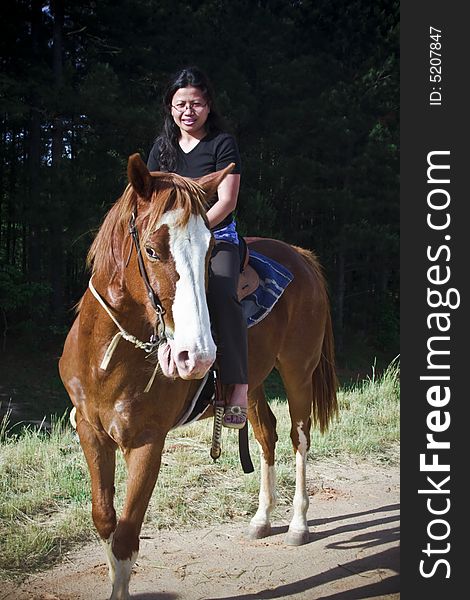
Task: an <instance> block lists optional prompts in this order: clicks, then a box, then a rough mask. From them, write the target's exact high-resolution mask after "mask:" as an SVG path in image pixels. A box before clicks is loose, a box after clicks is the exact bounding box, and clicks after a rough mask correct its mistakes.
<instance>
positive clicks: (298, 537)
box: [285, 531, 310, 546]
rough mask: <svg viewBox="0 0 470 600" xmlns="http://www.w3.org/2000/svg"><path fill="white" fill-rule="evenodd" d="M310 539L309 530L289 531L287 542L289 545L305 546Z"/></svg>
mask: <svg viewBox="0 0 470 600" xmlns="http://www.w3.org/2000/svg"><path fill="white" fill-rule="evenodd" d="M309 541H310V533H309V532H308V531H288V532H287V535H286V539H285V542H286V544H287V545H288V546H303V544H308V543H309Z"/></svg>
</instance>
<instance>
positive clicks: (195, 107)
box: [171, 100, 207, 113]
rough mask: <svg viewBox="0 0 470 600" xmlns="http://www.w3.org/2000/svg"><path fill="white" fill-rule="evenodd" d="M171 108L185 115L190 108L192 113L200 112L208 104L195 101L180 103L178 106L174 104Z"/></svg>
mask: <svg viewBox="0 0 470 600" xmlns="http://www.w3.org/2000/svg"><path fill="white" fill-rule="evenodd" d="M171 106H172V107H173V108H174V109H175V110H176V112H179V113H184V112H185V111H186V110H187V109H188V108H189V110H191V111H194V112H200V111H201V110H202V109H203V108H205V107H206V106H207V103H206V104H203V103H202V102H198V101H197V100H195V101H194V102H178V103H177V104H172V105H171Z"/></svg>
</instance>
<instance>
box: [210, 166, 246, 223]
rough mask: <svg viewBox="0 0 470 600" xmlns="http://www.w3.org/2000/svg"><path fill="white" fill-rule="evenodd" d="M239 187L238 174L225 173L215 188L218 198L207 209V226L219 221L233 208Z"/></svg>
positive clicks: (235, 204)
mask: <svg viewBox="0 0 470 600" xmlns="http://www.w3.org/2000/svg"><path fill="white" fill-rule="evenodd" d="M239 189H240V175H227V176H226V177H225V178H224V180H223V181H222V182H221V183H220V185H219V187H218V188H217V196H218V200H217V202H216V203H215V204H214V206H212V207H211V208H210V209H209V210H208V211H207V218H208V220H209V227H210V228H212V227H215V226H216V225H218V224H219V223H221V222H222V221H223V220H224V219H225V217H226V216H227V215H229V214H230V213H231V212H232V211H234V210H235V208H236V206H237V201H238V191H239Z"/></svg>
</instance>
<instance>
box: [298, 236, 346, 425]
mask: <svg viewBox="0 0 470 600" xmlns="http://www.w3.org/2000/svg"><path fill="white" fill-rule="evenodd" d="M293 247H294V249H295V250H297V252H298V253H299V254H301V255H302V257H303V258H304V260H305V261H306V262H307V263H308V264H309V266H310V267H311V268H312V269H313V271H314V273H315V276H316V279H317V281H318V285H319V286H320V288H322V289H323V290H324V293H325V303H326V321H325V333H324V336H323V344H322V350H321V357H320V362H319V363H318V366H317V368H316V369H315V371H314V372H313V375H312V383H313V401H312V402H313V404H312V418H313V422H314V423H315V424H318V426H319V428H320V431H321V432H322V433H323V432H324V431H326V430H327V429H328V425H329V424H330V422H331V421H332V420H333V418H334V417H336V416H337V414H338V400H337V397H336V391H337V389H338V379H337V377H336V367H335V348H334V337H333V325H332V322H331V312H330V303H329V299H328V290H327V284H326V281H325V278H324V276H323V272H322V269H321V266H320V263H319V261H318V259H317V257H316V255H315V254H314V253H313V252H312V251H311V250H306V249H305V248H300V247H298V246H293Z"/></svg>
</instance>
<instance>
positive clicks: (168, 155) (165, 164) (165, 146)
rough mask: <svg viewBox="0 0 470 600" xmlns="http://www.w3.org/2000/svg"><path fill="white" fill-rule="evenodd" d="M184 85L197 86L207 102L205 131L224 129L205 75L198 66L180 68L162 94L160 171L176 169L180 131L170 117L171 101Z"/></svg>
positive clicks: (216, 131)
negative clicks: (208, 110) (207, 112)
mask: <svg viewBox="0 0 470 600" xmlns="http://www.w3.org/2000/svg"><path fill="white" fill-rule="evenodd" d="M185 87H195V88H198V89H199V90H200V91H201V93H202V95H203V96H204V98H205V100H206V101H207V103H208V104H209V107H210V112H209V114H208V116H207V121H206V124H205V126H206V131H207V133H208V134H209V135H210V134H215V133H218V132H219V131H222V130H223V129H224V125H223V122H222V118H221V116H220V115H219V113H218V111H217V107H216V104H215V94H214V91H213V89H212V85H211V83H210V81H209V79H208V77H207V75H206V74H205V73H204V72H203V71H201V69H199V68H198V67H185V68H184V69H181V70H180V71H178V72H177V73H176V74H175V75H173V77H172V78H171V79H170V81H169V83H168V85H167V88H166V90H165V93H164V95H163V107H162V108H163V126H162V130H161V132H160V135H159V136H158V138H157V142H158V148H159V157H158V159H159V166H160V170H161V171H174V170H175V169H176V157H177V151H178V141H179V138H180V133H181V132H180V129H179V127H178V126H177V125H176V123H175V121H174V119H173V117H172V114H171V102H172V100H173V96H174V95H175V93H176V92H177V91H178V90H180V89H181V88H185Z"/></svg>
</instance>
